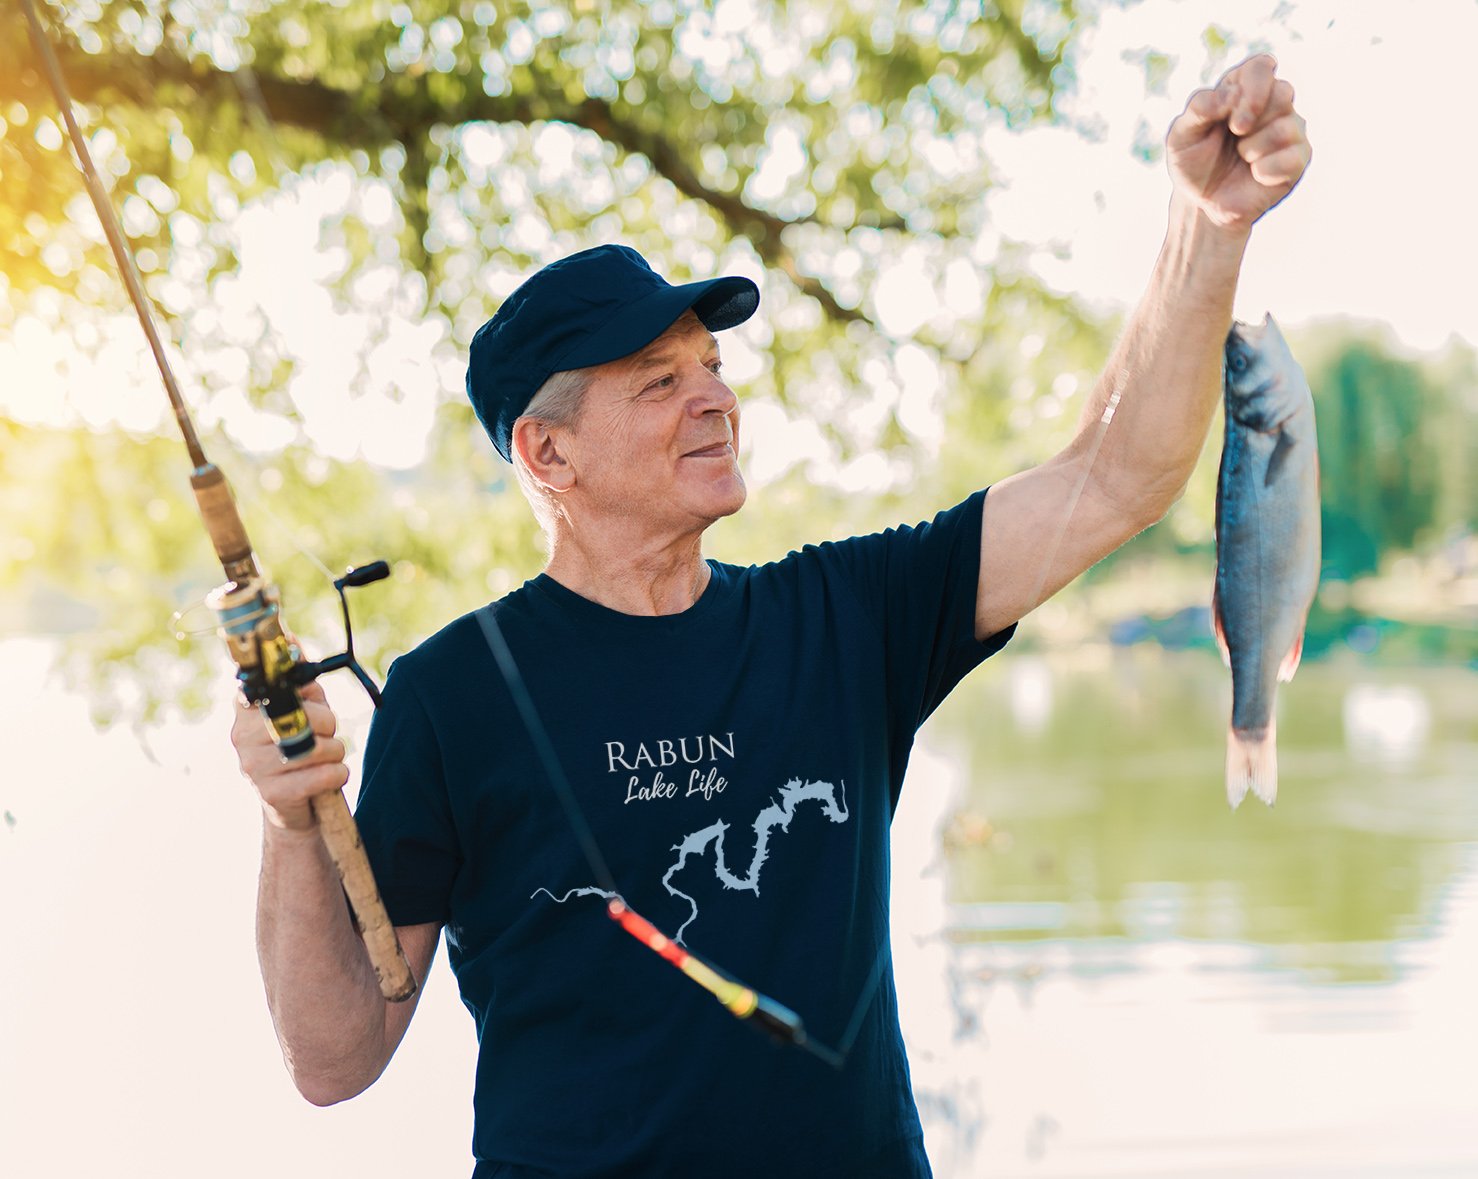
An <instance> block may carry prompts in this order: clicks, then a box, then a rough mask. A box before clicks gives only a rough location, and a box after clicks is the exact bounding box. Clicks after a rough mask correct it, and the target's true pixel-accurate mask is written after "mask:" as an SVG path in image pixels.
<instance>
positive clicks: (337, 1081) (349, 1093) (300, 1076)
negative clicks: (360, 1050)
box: [288, 1063, 384, 1108]
mask: <svg viewBox="0 0 1478 1179" xmlns="http://www.w3.org/2000/svg"><path fill="white" fill-rule="evenodd" d="M382 1072H384V1068H383V1067H381V1068H378V1069H374V1070H373V1071H369V1070H363V1069H353V1068H344V1069H337V1070H326V1071H309V1070H307V1069H298V1068H293V1067H292V1064H291V1063H289V1065H288V1075H289V1076H291V1077H292V1082H293V1085H294V1087H295V1088H296V1089H297V1091H298V1092H299V1094H301V1095H302V1097H303V1099H304V1100H305V1101H307V1102H308V1103H309V1104H310V1105H316V1106H318V1107H319V1108H325V1107H327V1106H330V1105H338V1104H339V1103H340V1102H341V1101H348V1100H350V1098H353V1097H358V1096H359V1095H360V1094H361V1093H363V1092H364V1091H365V1090H366V1089H368V1088H369V1087H370V1086H371V1085H373V1084H374V1083H375V1082H376V1081H377V1080H379V1078H380V1074H381V1073H382Z"/></svg>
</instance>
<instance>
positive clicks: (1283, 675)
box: [1278, 631, 1304, 684]
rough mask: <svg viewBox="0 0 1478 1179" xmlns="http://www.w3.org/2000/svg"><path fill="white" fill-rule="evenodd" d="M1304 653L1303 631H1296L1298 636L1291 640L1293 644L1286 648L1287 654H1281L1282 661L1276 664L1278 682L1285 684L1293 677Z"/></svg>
mask: <svg viewBox="0 0 1478 1179" xmlns="http://www.w3.org/2000/svg"><path fill="white" fill-rule="evenodd" d="M1303 654H1304V632H1303V631H1299V632H1298V638H1296V639H1294V640H1293V646H1291V647H1289V648H1288V654H1287V655H1285V656H1283V662H1282V663H1280V664H1279V665H1278V682H1279V683H1280V684H1286V683H1287V682H1288V681H1289V680H1291V679H1292V678H1293V673H1294V672H1296V671H1297V670H1298V661H1299V660H1300V659H1302V658H1303Z"/></svg>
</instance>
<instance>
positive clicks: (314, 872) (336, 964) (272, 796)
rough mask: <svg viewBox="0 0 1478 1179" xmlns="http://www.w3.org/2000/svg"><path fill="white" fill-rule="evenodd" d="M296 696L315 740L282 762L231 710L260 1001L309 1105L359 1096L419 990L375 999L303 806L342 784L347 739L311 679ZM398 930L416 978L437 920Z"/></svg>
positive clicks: (255, 722) (252, 714) (265, 737)
mask: <svg viewBox="0 0 1478 1179" xmlns="http://www.w3.org/2000/svg"><path fill="white" fill-rule="evenodd" d="M302 695H303V703H304V707H305V708H306V709H307V712H308V717H309V720H310V721H311V722H312V724H313V731H314V734H315V735H316V737H317V742H316V744H315V747H314V749H313V752H312V753H311V754H309V755H308V756H307V757H305V758H303V759H301V760H300V761H294V762H292V763H288V762H284V761H283V760H282V758H281V757H280V756H279V754H278V752H277V747H276V746H275V745H274V744H273V743H272V739H271V737H270V735H269V734H268V733H267V730H266V726H265V725H264V724H263V723H262V720H261V717H260V716H259V715H257V710H256V709H255V708H251V707H242V708H240V709H238V712H237V717H236V723H235V725H234V726H233V727H232V730H231V740H232V742H233V744H234V745H235V746H236V751H237V755H238V757H239V758H240V761H241V770H242V773H243V774H245V775H246V777H247V778H248V779H249V780H250V781H251V783H252V784H253V785H254V786H255V787H256V789H257V793H258V794H259V795H260V796H261V799H262V811H263V816H264V821H263V825H262V829H263V836H262V875H261V879H260V882H259V886H258V892H257V954H258V957H259V959H260V961H261V967H262V980H263V982H264V983H265V984H266V989H267V1006H268V1008H269V1009H270V1010H271V1012H272V1023H273V1026H274V1027H275V1028H276V1030H277V1039H278V1042H279V1043H280V1045H281V1046H282V1057H283V1060H284V1061H285V1062H286V1064H287V1068H288V1072H289V1073H290V1074H291V1076H292V1079H293V1084H295V1085H296V1086H297V1088H298V1091H299V1092H300V1093H302V1095H303V1096H304V1097H306V1098H307V1099H308V1100H309V1101H311V1102H313V1104H315V1105H332V1104H333V1103H334V1102H338V1101H344V1100H346V1099H347V1098H350V1097H353V1096H355V1095H356V1094H358V1093H360V1092H362V1091H363V1090H365V1089H366V1088H368V1087H369V1086H370V1085H371V1084H372V1083H373V1082H374V1081H375V1079H376V1078H377V1077H379V1075H380V1074H381V1073H382V1072H383V1071H384V1069H385V1066H386V1064H388V1063H389V1061H390V1057H391V1056H392V1055H393V1054H394V1052H395V1049H396V1047H397V1046H398V1045H399V1044H400V1041H401V1038H402V1037H403V1036H404V1035H405V1030H406V1027H407V1026H408V1025H409V1023H410V1019H411V1016H412V1015H413V1014H414V1012H415V1008H416V1001H417V999H418V998H419V994H420V992H419V990H418V991H417V993H416V995H414V996H412V997H411V998H410V999H409V1000H407V1001H406V1002H404V1003H390V1002H387V1001H386V1000H385V999H384V997H383V996H382V995H381V994H380V987H379V984H378V982H377V981H376V978H375V972H374V967H373V966H371V964H370V960H369V955H368V953H366V951H365V948H364V943H363V942H362V941H360V940H359V935H358V934H357V933H356V932H355V931H354V925H353V922H352V921H351V920H350V919H349V911H348V908H347V906H346V905H345V903H344V893H343V889H342V888H341V886H340V884H339V878H338V874H337V873H336V872H335V870H334V866H333V862H332V861H331V860H330V859H329V856H328V850H327V849H326V848H325V847H324V843H323V840H322V839H320V838H319V836H318V832H317V830H315V828H314V825H313V824H314V819H313V811H312V808H311V805H310V803H309V799H310V798H311V797H312V796H313V795H314V794H317V793H320V792H323V791H327V790H338V789H339V788H340V787H342V786H343V785H344V783H345V781H346V780H347V778H348V769H347V767H346V766H345V764H344V746H343V743H342V742H341V741H339V739H338V738H337V737H335V736H334V730H335V728H336V725H337V722H336V720H335V718H334V714H333V711H332V710H331V709H330V708H329V706H328V702H327V700H326V699H325V698H324V695H323V689H322V688H321V687H319V686H318V685H317V684H309V685H308V686H306V687H305V688H304V689H303V692H302ZM396 932H397V933H398V934H399V936H400V939H401V946H402V947H403V948H404V950H405V954H406V958H407V960H408V961H409V962H410V966H411V971H412V973H413V974H414V975H415V978H416V982H417V984H418V986H419V984H421V983H423V982H424V981H425V978H426V972H427V971H428V970H429V969H430V966H431V959H432V956H433V955H434V954H435V952H436V943H437V940H438V937H439V935H440V933H441V927H440V926H439V925H435V924H432V925H411V926H401V927H399V928H398V929H397V930H396Z"/></svg>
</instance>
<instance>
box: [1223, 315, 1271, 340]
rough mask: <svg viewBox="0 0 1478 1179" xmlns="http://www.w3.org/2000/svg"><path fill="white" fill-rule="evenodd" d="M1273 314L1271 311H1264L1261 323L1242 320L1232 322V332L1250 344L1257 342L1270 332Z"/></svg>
mask: <svg viewBox="0 0 1478 1179" xmlns="http://www.w3.org/2000/svg"><path fill="white" fill-rule="evenodd" d="M1272 323H1273V316H1272V313H1271V312H1269V311H1264V312H1263V313H1262V322H1261V323H1242V322H1241V321H1240V320H1238V321H1234V322H1233V323H1232V333H1233V334H1234V335H1235V336H1236V337H1237V338H1238V339H1241V340H1246V341H1247V342H1248V343H1249V344H1257V343H1260V342H1261V341H1262V338H1263V337H1264V336H1265V335H1267V334H1268V328H1269V327H1271V326H1272Z"/></svg>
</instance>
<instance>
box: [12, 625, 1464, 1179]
mask: <svg viewBox="0 0 1478 1179" xmlns="http://www.w3.org/2000/svg"><path fill="white" fill-rule="evenodd" d="M52 651H53V646H52V644H51V643H50V642H48V641H44V640H37V639H13V640H6V641H3V642H0V718H3V725H4V728H3V730H0V738H3V743H4V750H3V753H4V756H3V758H0V765H3V767H4V771H3V777H0V812H4V822H3V824H0V930H3V933H4V937H5V950H4V952H3V958H0V961H3V964H4V969H3V970H0V1174H3V1175H5V1176H6V1177H7V1179H9V1177H10V1176H15V1177H16V1179H38V1177H42V1179H50V1177H52V1176H58V1177H71V1176H79V1175H84V1174H107V1175H110V1176H121V1177H127V1176H138V1177H140V1179H143V1177H146V1176H147V1177H148V1179H174V1177H177V1176H178V1177H182V1179H183V1177H190V1179H194V1177H195V1176H199V1175H204V1174H209V1175H212V1176H213V1177H215V1179H232V1177H237V1176H239V1177H241V1179H246V1177H253V1179H255V1177H257V1176H260V1175H263V1174H280V1175H285V1176H296V1175H309V1174H313V1175H351V1174H352V1175H355V1176H358V1177H359V1179H379V1177H381V1176H384V1177H386V1179H389V1177H390V1176H398V1175H437V1176H441V1175H452V1176H455V1175H465V1174H467V1173H469V1171H470V1166H469V1163H468V1160H469V1157H470V1156H469V1151H468V1142H469V1139H470V1134H471V1116H470V1112H471V1111H470V1100H469V1098H470V1093H471V1077H472V1066H473V1055H474V1045H473V1042H472V1041H473V1037H472V1027H471V1023H470V1021H469V1019H468V1018H467V1014H466V1012H465V1010H464V1009H463V1008H462V1007H461V1005H460V1003H459V1001H458V1000H457V997H456V995H455V992H454V989H453V985H452V981H451V978H450V974H449V972H448V971H447V970H446V967H445V965H444V962H445V959H444V957H443V956H440V955H439V956H438V961H437V966H436V968H435V969H434V970H433V972H432V976H431V978H430V979H429V981H428V984H427V986H426V989H425V994H424V996H423V998H422V1000H421V1005H420V1008H419V1009H418V1012H417V1015H416V1020H415V1023H414V1025H413V1026H412V1028H411V1032H410V1035H409V1036H408V1037H407V1039H406V1042H405V1043H404V1044H403V1045H402V1047H401V1049H400V1052H399V1053H398V1054H397V1057H396V1059H395V1061H394V1062H393V1064H392V1066H391V1068H390V1069H389V1070H388V1072H387V1073H386V1075H385V1076H384V1077H383V1078H382V1079H381V1080H380V1081H379V1082H377V1083H376V1085H375V1086H374V1087H373V1088H372V1089H371V1090H370V1091H369V1092H367V1093H366V1094H364V1095H363V1096H361V1097H359V1098H357V1099H355V1100H354V1101H353V1102H350V1103H347V1104H346V1105H343V1106H337V1107H334V1108H333V1109H330V1110H317V1109H313V1108H311V1107H309V1106H307V1105H306V1104H305V1103H304V1102H302V1101H301V1099H300V1098H298V1097H297V1095H296V1094H295V1093H294V1092H293V1091H292V1089H291V1086H290V1085H289V1084H288V1082H287V1079H286V1075H285V1073H284V1071H283V1069H282V1065H281V1061H280V1059H279V1058H278V1054H277V1047H276V1043H275V1040H274V1039H273V1035H272V1030H271V1026H270V1023H269V1021H268V1018H267V1014H266V1008H265V1004H264V1003H263V1000H262V995H261V984H260V982H259V980H258V978H257V974H256V964H255V959H254V954H253V950H252V932H251V931H252V921H253V893H254V885H255V875H256V867H257V856H258V848H257V843H258V820H257V810H256V806H255V803H254V802H253V800H252V798H251V796H250V792H249V789H248V788H247V786H246V785H245V784H244V783H243V782H241V781H240V780H239V778H238V777H237V775H236V771H235V765H234V758H233V756H232V753H231V750H230V747H229V744H228V742H227V741H226V731H227V729H228V728H229V723H230V709H229V705H228V704H227V703H226V702H228V701H229V699H230V692H231V686H230V681H229V676H228V675H227V674H226V671H225V669H224V668H222V670H221V675H220V682H219V683H218V684H217V685H215V695H216V698H217V699H219V700H221V701H222V702H223V704H222V707H221V708H219V709H217V710H216V711H215V712H214V713H213V714H212V715H211V716H209V717H207V718H205V719H204V720H201V721H197V722H191V723H188V724H185V723H179V722H173V723H170V724H168V725H166V726H164V727H163V728H161V729H158V730H154V731H152V732H150V733H148V734H147V735H146V739H145V740H142V741H141V740H140V739H139V738H138V737H137V736H135V735H134V734H131V733H130V732H129V731H127V730H126V729H115V730H112V731H109V732H105V733H98V732H96V731H94V729H93V726H92V725H91V723H90V722H89V720H88V717H87V712H86V707H85V704H84V702H83V701H81V700H80V699H78V698H77V697H76V696H74V695H73V694H71V693H69V692H67V691H66V690H65V689H64V688H63V687H62V685H61V684H60V683H58V682H57V680H56V677H55V676H54V675H51V674H50V673H49V671H48V668H49V666H50V663H51V655H52ZM1475 680H1478V677H1475V676H1474V675H1473V673H1472V672H1471V671H1467V670H1463V669H1410V670H1406V669H1379V668H1374V667H1370V666H1366V665H1362V664H1359V663H1348V664H1346V663H1337V662H1322V663H1313V664H1309V665H1306V666H1305V667H1304V668H1303V669H1302V670H1300V672H1299V674H1298V678H1297V679H1296V680H1295V681H1294V683H1293V684H1292V685H1289V686H1287V687H1286V688H1285V689H1284V690H1283V698H1282V700H1281V705H1282V707H1281V711H1280V721H1279V724H1280V734H1279V747H1280V762H1281V779H1282V780H1281V794H1280V799H1279V803H1278V806H1277V807H1276V808H1275V809H1273V810H1271V811H1269V810H1268V809H1266V808H1265V807H1263V806H1262V805H1261V804H1260V803H1257V802H1256V801H1255V800H1249V801H1248V802H1246V803H1244V804H1243V806H1242V808H1241V809H1240V810H1238V811H1237V812H1235V813H1232V812H1230V811H1229V810H1228V809H1227V805H1226V801H1225V793H1224V788H1223V785H1222V765H1223V749H1224V741H1225V729H1226V715H1227V707H1228V695H1229V690H1228V684H1227V680H1226V673H1225V672H1224V671H1223V669H1222V668H1221V665H1220V663H1219V662H1218V661H1217V660H1216V659H1215V657H1214V656H1210V657H1207V656H1205V655H1204V654H1202V653H1190V652H1188V653H1184V654H1182V655H1178V656H1174V657H1168V656H1164V655H1159V654H1156V653H1152V652H1150V651H1148V650H1145V649H1141V648H1134V649H1131V650H1128V651H1124V652H1119V653H1118V654H1117V655H1115V654H1111V653H1109V652H1107V651H1104V652H1099V653H1095V654H1090V655H1086V656H1085V655H1079V656H1077V657H1075V658H1074V659H1072V660H1070V661H1069V660H1064V659H1043V658H1041V657H1039V656H1034V655H1031V654H1027V653H1019V652H1016V651H1011V650H1008V652H1007V653H1004V654H1003V655H1001V656H1000V657H998V658H996V659H993V660H991V661H990V663H988V664H987V665H986V666H985V667H984V668H982V669H981V670H980V671H979V672H978V673H976V674H975V676H973V677H972V678H971V680H969V681H968V682H967V683H966V684H965V685H963V686H962V687H961V688H960V689H959V690H958V691H957V693H956V694H955V695H954V696H953V697H951V699H950V700H949V702H948V703H947V704H946V705H945V707H944V708H943V709H942V710H941V711H940V714H939V715H938V716H936V717H935V718H933V719H932V720H931V721H930V723H929V725H928V727H927V728H926V729H925V732H924V735H923V739H922V740H921V744H920V746H919V748H918V750H917V751H916V754H915V758H914V762H913V766H912V769H911V771H910V780H909V782H908V785H907V787H906V789H905V791H904V801H903V804H902V807H901V809H900V812H899V815H898V818H897V821H896V823H895V830H894V855H895V881H896V883H895V898H894V900H895V903H894V913H895V943H896V952H895V958H896V969H897V973H898V978H899V990H900V995H901V999H902V1004H903V1018H904V1022H905V1031H906V1033H907V1035H908V1039H909V1042H910V1050H911V1054H912V1060H913V1062H914V1080H915V1089H916V1092H917V1095H918V1098H919V1102H920V1106H921V1109H922V1112H923V1116H924V1119H925V1123H926V1130H927V1134H928V1138H929V1148H930V1154H931V1158H932V1159H933V1160H934V1165H935V1169H936V1173H937V1174H938V1175H939V1176H940V1179H957V1177H958V1179H965V1177H972V1179H973V1177H974V1176H995V1177H1000V1179H1016V1177H1022V1179H1024V1177H1028V1176H1031V1177H1035V1176H1042V1177H1052V1179H1064V1177H1067V1176H1083V1177H1087V1176H1176V1177H1181V1179H1201V1177H1205V1179H1212V1177H1215V1179H1229V1177H1234V1176H1241V1175H1249V1176H1250V1175H1257V1176H1278V1177H1284V1179H1298V1177H1303V1176H1308V1177H1318V1179H1329V1177H1335V1176H1339V1177H1344V1179H1355V1177H1360V1179H1364V1177H1367V1176H1393V1177H1394V1176H1437V1175H1443V1176H1456V1175H1463V1176H1475V1175H1478V1068H1475V1065H1474V1061H1475V1060H1478V1017H1475V1015H1474V1012H1473V1000H1474V997H1475V996H1478V731H1475V721H1474V718H1475V716H1478V682H1475ZM326 686H327V687H328V689H329V694H330V699H331V700H332V701H333V703H334V704H335V707H336V708H337V709H338V710H339V712H340V714H341V719H342V720H343V722H344V726H345V728H346V730H347V731H348V732H349V733H350V735H351V737H353V738H354V739H356V740H361V741H362V734H363V731H364V728H365V726H366V724H367V721H368V708H367V705H366V704H365V703H364V701H363V697H362V695H361V694H359V693H358V689H357V688H355V687H354V686H353V685H352V684H351V683H349V682H348V681H347V680H345V681H341V682H336V681H334V680H332V679H330V681H328V683H327V684H326Z"/></svg>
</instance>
